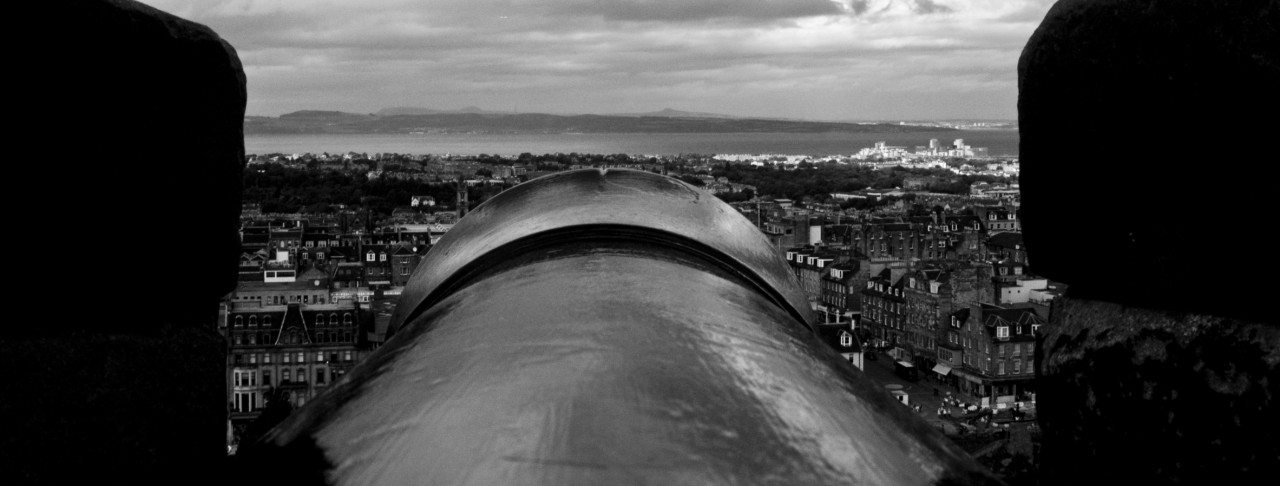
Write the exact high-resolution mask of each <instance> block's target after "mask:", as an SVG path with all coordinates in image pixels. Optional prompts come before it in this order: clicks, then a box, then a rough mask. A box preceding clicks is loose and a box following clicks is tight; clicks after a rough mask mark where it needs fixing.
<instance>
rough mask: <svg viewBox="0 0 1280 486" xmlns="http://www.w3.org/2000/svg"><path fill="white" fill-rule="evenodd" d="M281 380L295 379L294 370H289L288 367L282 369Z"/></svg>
mask: <svg viewBox="0 0 1280 486" xmlns="http://www.w3.org/2000/svg"><path fill="white" fill-rule="evenodd" d="M286 362H288V360H286ZM280 381H281V382H286V381H293V372H292V371H289V370H288V369H284V370H282V371H280Z"/></svg>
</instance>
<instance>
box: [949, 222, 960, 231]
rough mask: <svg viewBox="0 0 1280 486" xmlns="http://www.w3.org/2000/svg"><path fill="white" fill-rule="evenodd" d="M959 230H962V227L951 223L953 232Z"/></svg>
mask: <svg viewBox="0 0 1280 486" xmlns="http://www.w3.org/2000/svg"><path fill="white" fill-rule="evenodd" d="M959 230H960V225H958V224H956V223H951V231H959Z"/></svg>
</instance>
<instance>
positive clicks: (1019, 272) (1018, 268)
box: [1013, 267, 1022, 275]
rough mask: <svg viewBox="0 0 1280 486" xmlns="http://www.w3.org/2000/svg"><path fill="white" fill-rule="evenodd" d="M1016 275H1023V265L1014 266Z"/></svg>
mask: <svg viewBox="0 0 1280 486" xmlns="http://www.w3.org/2000/svg"><path fill="white" fill-rule="evenodd" d="M1013 274H1014V275H1022V267H1013Z"/></svg>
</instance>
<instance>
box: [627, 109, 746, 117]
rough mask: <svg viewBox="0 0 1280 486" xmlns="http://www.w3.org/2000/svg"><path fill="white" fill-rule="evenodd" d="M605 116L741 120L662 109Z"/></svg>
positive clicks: (718, 115) (712, 114)
mask: <svg viewBox="0 0 1280 486" xmlns="http://www.w3.org/2000/svg"><path fill="white" fill-rule="evenodd" d="M607 116H660V117H667V118H742V117H737V116H733V115H722V114H719V113H700V112H696V111H681V110H674V109H671V108H663V109H661V110H658V111H650V112H646V113H611V114H609V115H607Z"/></svg>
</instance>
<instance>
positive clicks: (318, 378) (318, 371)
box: [316, 368, 324, 385]
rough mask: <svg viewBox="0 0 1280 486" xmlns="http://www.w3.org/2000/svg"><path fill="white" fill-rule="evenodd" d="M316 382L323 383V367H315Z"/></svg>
mask: <svg viewBox="0 0 1280 486" xmlns="http://www.w3.org/2000/svg"><path fill="white" fill-rule="evenodd" d="M316 384H317V385H323V384H324V370H323V369H320V368H317V369H316Z"/></svg>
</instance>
